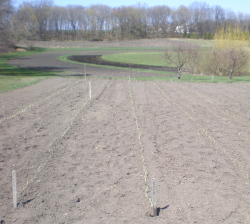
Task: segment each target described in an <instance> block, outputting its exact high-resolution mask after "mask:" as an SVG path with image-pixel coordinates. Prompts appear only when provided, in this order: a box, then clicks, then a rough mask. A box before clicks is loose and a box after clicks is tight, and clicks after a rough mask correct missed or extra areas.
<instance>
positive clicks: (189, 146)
mask: <svg viewBox="0 0 250 224" xmlns="http://www.w3.org/2000/svg"><path fill="white" fill-rule="evenodd" d="M89 82H91V86H92V99H89ZM0 99H1V101H0V103H1V112H0V128H1V134H0V144H1V151H0V171H1V172H0V179H1V182H0V183H1V185H0V220H1V223H25V224H34V223H44V224H48V223H58V224H59V223H60V224H62V223H79V224H82V223H98V224H99V223H143V224H145V223H168V224H170V223H172V224H176V223H199V224H203V223H204V224H208V223H209V224H218V223H220V224H230V223H231V224H235V223H249V222H250V209H249V208H250V176H249V174H250V151H249V146H250V114H249V110H250V86H249V84H207V83H203V84H202V83H199V84H197V83H171V82H157V81H155V82H149V81H148V82H140V81H133V80H128V79H127V80H110V79H97V78H90V79H75V78H51V79H47V80H45V81H43V82H40V83H38V84H36V85H33V86H29V87H26V88H23V89H19V90H15V91H11V92H7V93H2V94H0ZM12 170H16V172H17V183H18V187H17V189H18V207H17V208H16V209H15V208H13V204H12V183H11V181H12V177H11V173H12ZM152 178H154V179H155V180H156V197H157V207H158V208H159V209H158V211H159V215H158V216H157V217H150V212H151V200H152V195H151V181H152Z"/></svg>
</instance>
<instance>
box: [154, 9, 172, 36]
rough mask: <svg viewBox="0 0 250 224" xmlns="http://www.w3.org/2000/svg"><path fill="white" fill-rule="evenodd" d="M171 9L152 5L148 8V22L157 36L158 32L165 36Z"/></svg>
mask: <svg viewBox="0 0 250 224" xmlns="http://www.w3.org/2000/svg"><path fill="white" fill-rule="evenodd" d="M170 15H171V9H170V8H169V7H168V6H154V7H152V8H150V9H149V17H150V24H152V26H153V27H154V29H155V31H156V35H157V37H159V36H160V33H162V34H163V36H166V33H167V29H168V27H169V25H170Z"/></svg>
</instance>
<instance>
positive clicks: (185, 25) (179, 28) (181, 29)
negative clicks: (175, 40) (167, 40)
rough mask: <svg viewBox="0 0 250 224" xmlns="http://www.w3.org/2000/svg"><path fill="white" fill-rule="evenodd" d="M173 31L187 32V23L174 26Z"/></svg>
mask: <svg viewBox="0 0 250 224" xmlns="http://www.w3.org/2000/svg"><path fill="white" fill-rule="evenodd" d="M175 33H179V34H183V33H189V25H188V24H184V25H180V26H177V27H176V28H175Z"/></svg>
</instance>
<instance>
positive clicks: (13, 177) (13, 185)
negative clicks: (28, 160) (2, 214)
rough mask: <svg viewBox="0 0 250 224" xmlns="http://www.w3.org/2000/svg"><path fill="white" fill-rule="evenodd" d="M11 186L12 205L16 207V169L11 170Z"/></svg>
mask: <svg viewBox="0 0 250 224" xmlns="http://www.w3.org/2000/svg"><path fill="white" fill-rule="evenodd" d="M12 188H13V206H14V208H16V207H17V179H16V171H15V170H13V171H12Z"/></svg>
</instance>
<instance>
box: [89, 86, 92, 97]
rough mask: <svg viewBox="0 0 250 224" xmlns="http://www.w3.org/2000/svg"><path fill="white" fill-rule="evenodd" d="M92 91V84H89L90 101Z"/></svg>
mask: <svg viewBox="0 0 250 224" xmlns="http://www.w3.org/2000/svg"><path fill="white" fill-rule="evenodd" d="M91 95H92V90H91V82H89V99H90V100H91V97H92V96H91Z"/></svg>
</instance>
